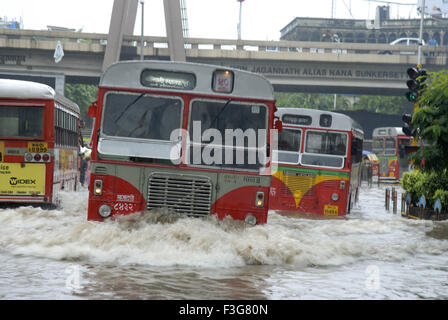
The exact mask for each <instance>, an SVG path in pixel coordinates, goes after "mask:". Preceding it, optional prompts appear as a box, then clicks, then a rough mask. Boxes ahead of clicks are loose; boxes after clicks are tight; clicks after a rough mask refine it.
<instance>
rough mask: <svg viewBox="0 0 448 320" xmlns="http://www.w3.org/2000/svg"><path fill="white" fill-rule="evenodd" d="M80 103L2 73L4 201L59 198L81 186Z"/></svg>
mask: <svg viewBox="0 0 448 320" xmlns="http://www.w3.org/2000/svg"><path fill="white" fill-rule="evenodd" d="M79 125H80V111H79V107H78V106H77V105H76V104H75V103H74V102H72V101H70V100H69V99H67V98H65V97H63V96H62V95H59V94H57V93H55V91H54V90H53V89H52V88H51V87H49V86H47V85H44V84H40V83H35V82H30V81H20V80H8V79H0V203H1V204H10V203H16V204H40V205H48V206H56V205H58V204H59V201H60V197H59V191H60V190H67V191H72V190H76V188H77V180H78V152H79V143H80V131H79Z"/></svg>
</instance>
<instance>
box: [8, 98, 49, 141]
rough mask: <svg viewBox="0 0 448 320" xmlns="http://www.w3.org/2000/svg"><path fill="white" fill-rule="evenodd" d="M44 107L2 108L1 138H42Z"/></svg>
mask: <svg viewBox="0 0 448 320" xmlns="http://www.w3.org/2000/svg"><path fill="white" fill-rule="evenodd" d="M42 114H43V108H42V107H24V106H2V107H1V111H0V136H1V137H9V138H41V137H42Z"/></svg>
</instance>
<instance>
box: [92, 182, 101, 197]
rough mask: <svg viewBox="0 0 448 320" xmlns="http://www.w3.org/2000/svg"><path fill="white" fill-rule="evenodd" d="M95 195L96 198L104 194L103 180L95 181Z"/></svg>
mask: <svg viewBox="0 0 448 320" xmlns="http://www.w3.org/2000/svg"><path fill="white" fill-rule="evenodd" d="M93 193H94V194H95V195H96V196H100V195H102V194H103V180H95V183H94V184H93Z"/></svg>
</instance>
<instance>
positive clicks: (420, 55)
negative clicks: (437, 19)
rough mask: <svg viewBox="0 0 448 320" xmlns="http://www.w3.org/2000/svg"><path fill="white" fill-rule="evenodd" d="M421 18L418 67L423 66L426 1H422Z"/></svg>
mask: <svg viewBox="0 0 448 320" xmlns="http://www.w3.org/2000/svg"><path fill="white" fill-rule="evenodd" d="M420 14H421V17H420V36H419V39H418V53H417V65H419V66H421V64H422V40H423V21H424V19H425V0H422V8H421V12H420Z"/></svg>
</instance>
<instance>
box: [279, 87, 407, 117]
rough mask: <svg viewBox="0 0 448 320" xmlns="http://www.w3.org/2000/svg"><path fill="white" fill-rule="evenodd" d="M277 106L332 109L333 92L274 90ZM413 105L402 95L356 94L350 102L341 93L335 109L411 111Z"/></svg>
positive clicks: (387, 112) (400, 112)
mask: <svg viewBox="0 0 448 320" xmlns="http://www.w3.org/2000/svg"><path fill="white" fill-rule="evenodd" d="M275 98H276V100H277V103H276V105H277V107H287V108H299V107H300V108H309V109H319V110H328V111H333V110H334V94H319V93H285V92H276V93H275ZM412 108H413V106H412V105H411V104H410V103H409V101H407V100H406V98H405V97H404V96H403V97H395V96H393V97H391V96H367V95H363V96H358V97H356V99H355V102H354V103H353V104H352V103H351V102H350V99H349V98H348V97H346V96H343V95H337V96H336V110H367V111H373V112H378V113H385V114H400V115H401V114H403V113H410V112H412Z"/></svg>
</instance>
